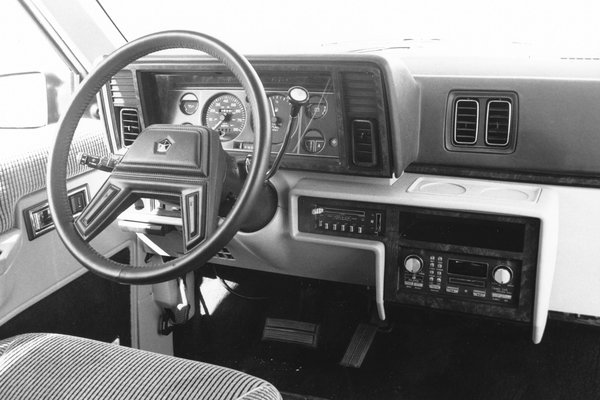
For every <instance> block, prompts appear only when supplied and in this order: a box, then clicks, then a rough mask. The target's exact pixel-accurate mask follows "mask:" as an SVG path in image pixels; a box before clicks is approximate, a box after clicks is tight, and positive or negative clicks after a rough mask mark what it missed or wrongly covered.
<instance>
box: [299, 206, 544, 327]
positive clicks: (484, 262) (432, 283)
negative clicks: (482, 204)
mask: <svg viewBox="0 0 600 400" xmlns="http://www.w3.org/2000/svg"><path fill="white" fill-rule="evenodd" d="M539 229H540V223H539V220H538V219H535V218H527V217H517V216H505V215H491V214H483V213H471V212H461V211H447V210H440V209H430V208H416V207H407V206H399V205H389V204H376V203H362V202H356V201H344V200H333V199H324V198H316V197H306V196H300V197H299V198H298V230H299V231H300V232H305V233H312V234H319V235H327V236H336V237H338V238H339V237H347V238H353V239H357V238H360V239H365V240H370V241H378V242H381V243H383V245H384V246H385V273H384V278H385V279H384V300H385V301H386V302H388V303H401V304H409V305H417V306H425V307H430V308H437V309H444V310H450V311H457V312H465V313H471V314H479V315H485V316H490V317H496V318H503V319H509V320H514V321H521V322H531V320H532V315H533V299H534V288H535V278H536V276H535V275H536V273H535V271H536V266H537V249H538V240H539Z"/></svg>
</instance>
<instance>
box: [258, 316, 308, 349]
mask: <svg viewBox="0 0 600 400" xmlns="http://www.w3.org/2000/svg"><path fill="white" fill-rule="evenodd" d="M318 338H319V325H318V324H313V323H310V322H302V321H294V320H290V319H279V318H267V320H266V321H265V329H264V330H263V336H262V340H272V341H276V342H283V343H293V344H299V345H303V346H308V347H313V348H315V347H317V344H318Z"/></svg>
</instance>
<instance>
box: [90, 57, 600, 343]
mask: <svg viewBox="0 0 600 400" xmlns="http://www.w3.org/2000/svg"><path fill="white" fill-rule="evenodd" d="M249 60H250V62H251V63H252V65H253V66H254V68H255V69H256V71H257V73H258V75H259V77H260V78H261V80H262V82H263V85H264V88H265V91H266V93H267V97H268V101H269V106H270V108H271V110H270V111H271V121H270V123H271V129H272V146H271V155H272V159H275V156H276V154H277V152H278V151H279V150H280V148H281V146H282V142H283V133H284V132H285V128H286V126H287V123H288V120H289V114H288V113H289V107H290V106H289V103H288V102H287V100H286V97H285V96H286V93H287V90H288V89H289V88H290V87H293V86H303V87H305V88H306V89H308V91H309V92H310V99H309V103H308V104H307V105H306V106H304V107H303V109H302V110H301V113H300V117H299V124H298V128H297V129H296V130H295V131H294V132H292V133H291V137H290V141H289V143H288V146H287V148H286V149H285V155H284V157H283V159H282V163H281V169H280V170H279V172H278V173H277V174H276V175H275V176H274V177H273V179H272V180H271V184H272V186H273V187H274V190H275V192H276V193H277V198H278V207H277V210H276V213H275V215H274V217H273V218H272V220H271V221H270V222H269V223H268V224H267V225H266V226H264V227H263V228H262V229H260V230H258V231H250V232H240V233H238V234H237V235H236V237H235V238H234V239H233V240H232V241H231V243H229V244H228V245H227V246H226V248H224V249H223V250H222V251H221V252H219V253H218V254H217V255H216V256H215V257H214V258H213V260H212V262H214V263H217V264H222V265H228V266H232V267H239V268H248V269H254V270H261V271H268V272H275V273H280V274H286V275H294V276H301V277H308V278H315V279H325V280H331V281H337V282H347V283H352V284H359V285H364V286H370V287H373V288H374V289H375V290H374V292H375V293H374V297H375V301H376V304H377V310H378V313H379V317H380V318H381V319H385V318H386V311H385V310H386V307H389V306H393V305H394V304H404V305H411V306H420V307H428V308H435V309H442V310H449V311H453V312H460V313H468V314H475V315H480V316H485V317H492V318H500V319H504V320H510V321H516V322H520V323H525V324H529V325H531V327H532V339H533V341H534V342H535V343H539V342H540V341H541V339H542V336H543V332H544V328H545V324H546V320H547V318H548V315H555V314H579V315H588V316H600V298H599V297H600V294H599V293H597V290H595V288H594V286H593V284H592V283H591V282H593V281H594V280H597V279H600V273H599V272H598V269H597V268H595V267H594V265H593V262H592V263H590V260H596V259H598V257H597V254H596V253H595V249H594V245H593V244H592V243H591V242H590V241H589V240H588V241H585V243H584V241H583V239H584V238H587V237H592V236H593V235H596V237H600V236H598V235H600V231H599V229H600V224H595V225H594V224H591V223H590V222H591V221H593V220H596V219H598V220H600V213H598V212H597V211H595V208H593V207H592V205H593V204H594V202H595V201H596V200H600V199H598V197H600V196H599V193H598V190H597V189H596V188H598V187H599V184H598V182H599V180H598V178H597V177H598V176H600V161H598V159H597V157H595V152H594V151H593V148H594V145H595V144H596V143H595V142H597V141H599V140H600V137H599V136H598V135H596V134H595V132H596V131H595V130H596V129H597V128H596V127H597V126H600V121H599V116H598V114H597V113H594V112H591V111H590V110H591V109H590V108H589V107H590V104H596V105H597V104H600V101H599V99H600V85H599V84H598V77H597V73H596V72H594V70H593V68H590V67H589V66H587V65H581V64H578V63H577V62H574V61H572V60H552V61H548V60H544V61H531V60H519V61H517V62H515V63H514V64H513V65H500V64H498V63H495V62H494V61H493V60H492V61H482V60H460V59H457V60H455V61H453V62H451V63H449V64H446V66H445V68H446V69H444V70H439V68H440V67H439V63H438V62H436V59H434V58H431V59H427V58H425V59H423V58H419V57H413V58H410V57H409V58H408V59H407V58H405V57H402V56H401V55H398V54H397V53H396V52H384V53H381V54H377V55H374V54H343V55H315V56H306V55H303V56H285V57H278V56H261V57H252V58H249ZM561 63H562V65H563V67H564V66H565V65H567V66H568V67H569V74H570V75H566V74H565V73H564V72H561V71H564V69H561V68H559V67H560V65H561ZM447 65H450V67H447ZM542 65H543V66H544V71H545V72H544V75H541V74H540V71H541V69H540V66H542ZM448 68H449V69H448ZM548 71H549V72H548ZM558 92H560V93H561V94H562V96H555V95H554V94H555V93H558ZM100 100H101V104H102V105H103V107H102V112H103V117H104V119H105V121H106V123H107V126H108V128H109V132H110V133H111V135H110V144H111V147H112V150H113V151H114V152H115V153H119V152H123V151H126V149H127V147H128V146H129V145H130V144H131V143H132V142H133V141H134V140H135V139H136V137H137V135H139V133H140V132H142V130H143V129H144V128H145V127H147V126H150V125H152V124H176V125H186V124H191V125H203V126H208V127H209V128H211V129H213V130H217V131H219V133H220V136H221V143H222V147H223V148H224V150H225V151H226V152H227V153H228V154H229V155H230V156H232V157H233V158H234V159H235V160H236V161H237V162H238V163H239V164H240V165H244V163H245V162H247V161H248V159H249V155H250V154H251V152H252V149H253V129H252V128H253V116H252V113H251V112H250V108H251V107H250V106H249V104H248V102H247V99H246V96H245V93H244V91H243V90H242V89H241V85H240V84H239V82H238V81H237V79H236V78H235V77H234V76H233V75H232V74H231V73H229V72H228V71H227V70H226V69H225V68H224V67H223V66H221V65H220V64H218V63H216V62H215V61H214V60H212V59H210V58H205V57H183V56H182V57H177V56H151V57H146V58H143V59H141V60H138V61H136V62H135V63H134V64H132V65H130V66H129V67H127V68H126V69H124V70H122V71H121V72H119V73H118V74H117V75H115V76H114V77H113V79H112V80H111V81H110V82H109V83H108V84H107V85H106V86H105V87H104V88H103V90H102V93H101V97H100ZM575 126H576V127H577V128H574V127H575ZM584 209H586V210H588V211H589V212H588V213H585V212H583V210H584ZM597 222H600V221H597ZM139 223H143V224H146V227H149V228H147V229H144V230H139V229H138V228H139ZM586 223H587V224H588V225H586V228H583V229H581V226H582V224H586ZM119 224H120V225H121V226H122V228H127V227H130V228H131V227H132V226H135V227H138V228H136V230H134V231H136V232H137V233H138V236H139V237H140V238H141V241H142V242H143V244H144V246H145V247H146V251H147V252H149V253H157V254H159V255H166V256H176V255H178V254H181V251H182V250H181V249H180V248H179V247H178V243H179V242H180V241H181V239H180V233H178V231H177V226H178V224H179V226H180V225H181V222H180V218H179V217H178V205H177V204H166V203H161V202H160V201H157V200H151V201H148V202H146V203H145V205H144V207H143V208H140V207H137V209H136V208H132V209H130V210H128V211H126V212H125V213H123V215H122V216H121V217H120V219H119ZM165 226H171V227H173V228H172V229H165V228H164V227H165ZM178 235H179V236H178ZM575 265H576V266H577V267H575ZM573 268H577V274H573V273H572V272H573V270H572V269H573ZM590 278H591V281H590ZM566 293H568V295H567V294H566ZM576 293H580V294H583V296H582V297H579V296H577V295H576Z"/></svg>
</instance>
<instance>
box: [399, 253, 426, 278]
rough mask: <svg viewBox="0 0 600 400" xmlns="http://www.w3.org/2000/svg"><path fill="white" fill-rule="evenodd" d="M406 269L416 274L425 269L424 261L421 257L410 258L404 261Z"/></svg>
mask: <svg viewBox="0 0 600 400" xmlns="http://www.w3.org/2000/svg"><path fill="white" fill-rule="evenodd" d="M404 268H405V269H406V270H407V271H408V272H410V273H411V274H416V273H417V272H419V271H420V270H421V268H423V260H421V257H419V256H408V257H406V258H405V259H404Z"/></svg>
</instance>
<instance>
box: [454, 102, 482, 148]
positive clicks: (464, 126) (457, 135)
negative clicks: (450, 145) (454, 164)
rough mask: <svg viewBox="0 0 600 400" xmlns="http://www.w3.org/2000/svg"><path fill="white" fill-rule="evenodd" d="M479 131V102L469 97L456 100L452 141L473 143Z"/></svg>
mask: <svg viewBox="0 0 600 400" xmlns="http://www.w3.org/2000/svg"><path fill="white" fill-rule="evenodd" d="M478 131H479V102H478V101H477V100H471V99H459V100H456V105H455V106H454V143H456V144H475V143H476V142H477V133H478Z"/></svg>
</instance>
